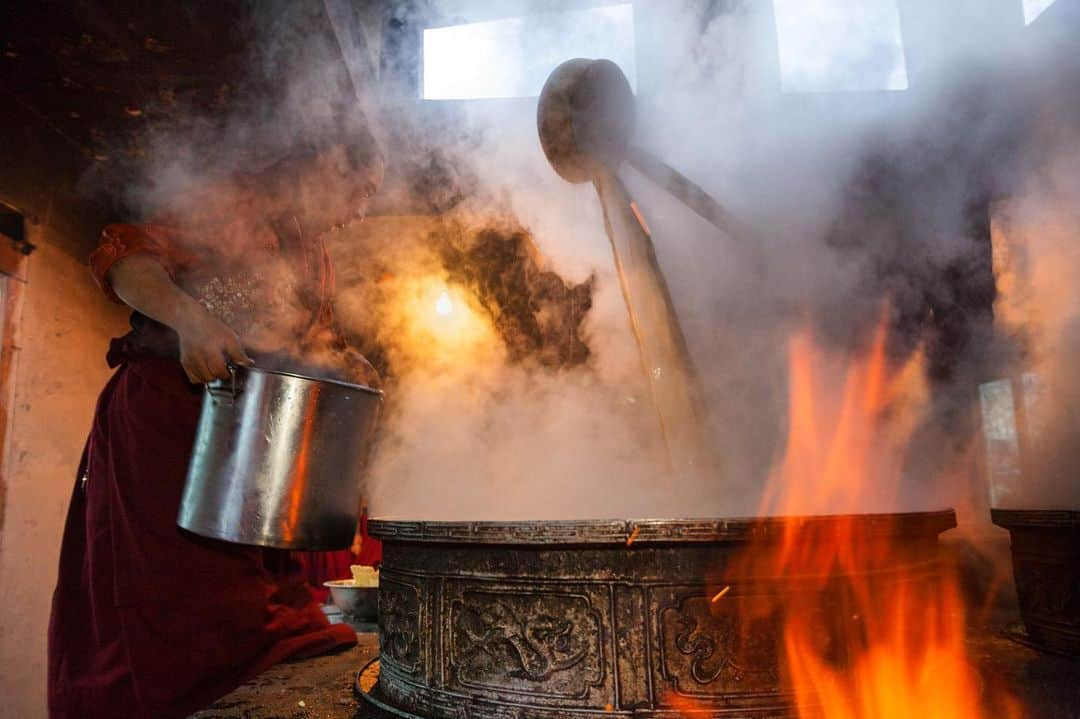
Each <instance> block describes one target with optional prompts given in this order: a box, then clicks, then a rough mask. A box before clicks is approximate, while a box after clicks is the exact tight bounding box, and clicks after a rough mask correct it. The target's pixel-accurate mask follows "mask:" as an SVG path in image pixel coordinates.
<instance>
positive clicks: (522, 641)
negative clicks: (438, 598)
mask: <svg viewBox="0 0 1080 719" xmlns="http://www.w3.org/2000/svg"><path fill="white" fill-rule="evenodd" d="M450 614H451V621H450V634H451V637H450V650H451V651H450V654H451V662H452V666H453V669H454V671H455V673H456V675H457V676H458V677H459V679H460V680H461V681H462V682H463V683H465V684H475V685H483V686H488V687H492V688H499V689H509V690H516V691H527V692H540V693H544V694H549V695H558V696H584V695H585V694H587V693H588V690H589V687H590V686H596V685H598V684H600V683H602V681H603V676H604V672H603V657H602V655H601V631H600V626H601V621H600V617H599V616H598V613H597V612H596V611H595V610H594V609H593V608H592V606H591V604H590V602H589V599H588V597H586V596H582V595H573V594H558V593H532V594H512V593H496V592H481V591H475V592H474V591H466V592H463V593H462V594H461V596H460V598H458V599H455V600H454V601H453V602H452V603H451V607H450Z"/></svg>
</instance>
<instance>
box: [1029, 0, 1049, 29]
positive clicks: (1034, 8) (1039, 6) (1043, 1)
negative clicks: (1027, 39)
mask: <svg viewBox="0 0 1080 719" xmlns="http://www.w3.org/2000/svg"><path fill="white" fill-rule="evenodd" d="M1053 4H1054V0H1024V24H1025V25H1030V24H1031V23H1033V22H1035V18H1037V17H1039V16H1040V15H1042V14H1043V10H1046V8H1048V7H1050V6H1051V5H1053Z"/></svg>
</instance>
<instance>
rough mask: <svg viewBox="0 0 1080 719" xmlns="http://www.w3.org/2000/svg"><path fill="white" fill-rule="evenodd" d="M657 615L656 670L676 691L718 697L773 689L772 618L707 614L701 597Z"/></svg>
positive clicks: (774, 626)
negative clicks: (658, 654)
mask: <svg viewBox="0 0 1080 719" xmlns="http://www.w3.org/2000/svg"><path fill="white" fill-rule="evenodd" d="M659 615H660V632H661V636H660V644H661V656H662V671H663V674H664V677H665V678H666V679H668V680H669V681H670V682H671V683H672V684H674V686H675V690H676V691H677V692H679V693H682V694H695V695H702V694H704V695H720V694H731V693H739V692H759V691H768V690H770V689H771V688H774V687H775V686H776V684H777V681H778V679H779V658H778V654H777V645H776V637H777V636H778V634H777V632H778V630H779V617H778V616H777V615H775V614H766V615H763V616H757V617H752V618H750V619H741V618H740V616H739V614H738V612H736V611H728V612H715V611H713V607H712V606H711V602H710V599H709V597H704V596H701V595H691V596H684V597H682V598H681V599H677V600H674V601H673V603H672V604H670V605H668V606H665V607H663V608H661V609H660V610H659ZM747 622H749V623H747Z"/></svg>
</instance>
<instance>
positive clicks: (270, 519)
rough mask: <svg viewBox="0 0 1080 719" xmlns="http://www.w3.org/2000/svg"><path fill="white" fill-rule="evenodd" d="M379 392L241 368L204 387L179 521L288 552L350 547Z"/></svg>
mask: <svg viewBox="0 0 1080 719" xmlns="http://www.w3.org/2000/svg"><path fill="white" fill-rule="evenodd" d="M381 402H382V392H380V391H378V390H374V389H371V388H370V387H363V386H360V385H354V384H347V383H345V382H336V381H332V380H320V379H314V378H311V377H304V376H302V375H298V374H291V373H288V372H278V371H269V370H264V369H257V368H243V367H237V368H235V369H234V370H233V375H232V379H231V380H222V381H216V382H212V383H211V384H209V385H207V389H206V396H205V398H204V400H203V409H202V416H201V417H200V419H199V427H198V431H197V432H196V436H195V447H194V449H193V452H192V456H191V464H190V466H189V467H188V476H187V484H186V485H185V487H184V495H183V498H182V500H181V503H180V514H179V516H178V517H177V524H179V525H180V526H181V527H183V528H184V529H187V530H189V531H191V532H194V533H195V534H198V535H201V536H204V537H211V538H213V539H223V540H226V541H229V542H236V543H239V544H254V545H260V546H264V547H281V548H285V549H310V550H327V549H344V548H346V547H348V546H349V545H350V544H351V543H352V540H353V535H354V534H355V532H356V522H357V514H358V512H359V506H360V479H361V473H362V471H363V468H364V464H365V461H366V459H367V456H368V452H369V448H370V445H371V440H372V434H373V430H374V428H375V422H376V419H377V417H378V413H379V406H380V404H381Z"/></svg>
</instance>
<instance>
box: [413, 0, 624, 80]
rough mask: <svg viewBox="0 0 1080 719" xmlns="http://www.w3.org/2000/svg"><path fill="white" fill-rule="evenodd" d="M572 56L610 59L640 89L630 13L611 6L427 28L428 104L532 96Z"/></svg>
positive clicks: (425, 37)
mask: <svg viewBox="0 0 1080 719" xmlns="http://www.w3.org/2000/svg"><path fill="white" fill-rule="evenodd" d="M573 57H587V58H607V59H608V60H612V61H614V62H615V63H617V64H618V65H619V67H621V68H622V70H623V72H625V73H626V77H627V78H628V79H629V80H630V85H631V87H636V86H637V78H636V74H637V73H636V67H635V63H634V9H633V6H632V5H630V4H623V5H608V6H604V7H597V8H590V9H588V10H575V11H572V12H560V13H550V14H544V15H529V16H526V17H516V18H507V19H504V20H492V21H488V22H476V23H470V24H467V25H453V26H450V27H440V28H429V29H427V30H424V80H423V89H422V96H423V97H424V99H426V100H472V99H481V98H501V97H532V96H536V95H539V94H540V88H541V87H543V85H544V81H545V80H546V79H547V77H548V75H549V74H550V73H551V71H552V70H554V69H555V67H556V66H557V65H559V63H561V62H563V61H564V60H569V59H570V58H573Z"/></svg>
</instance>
